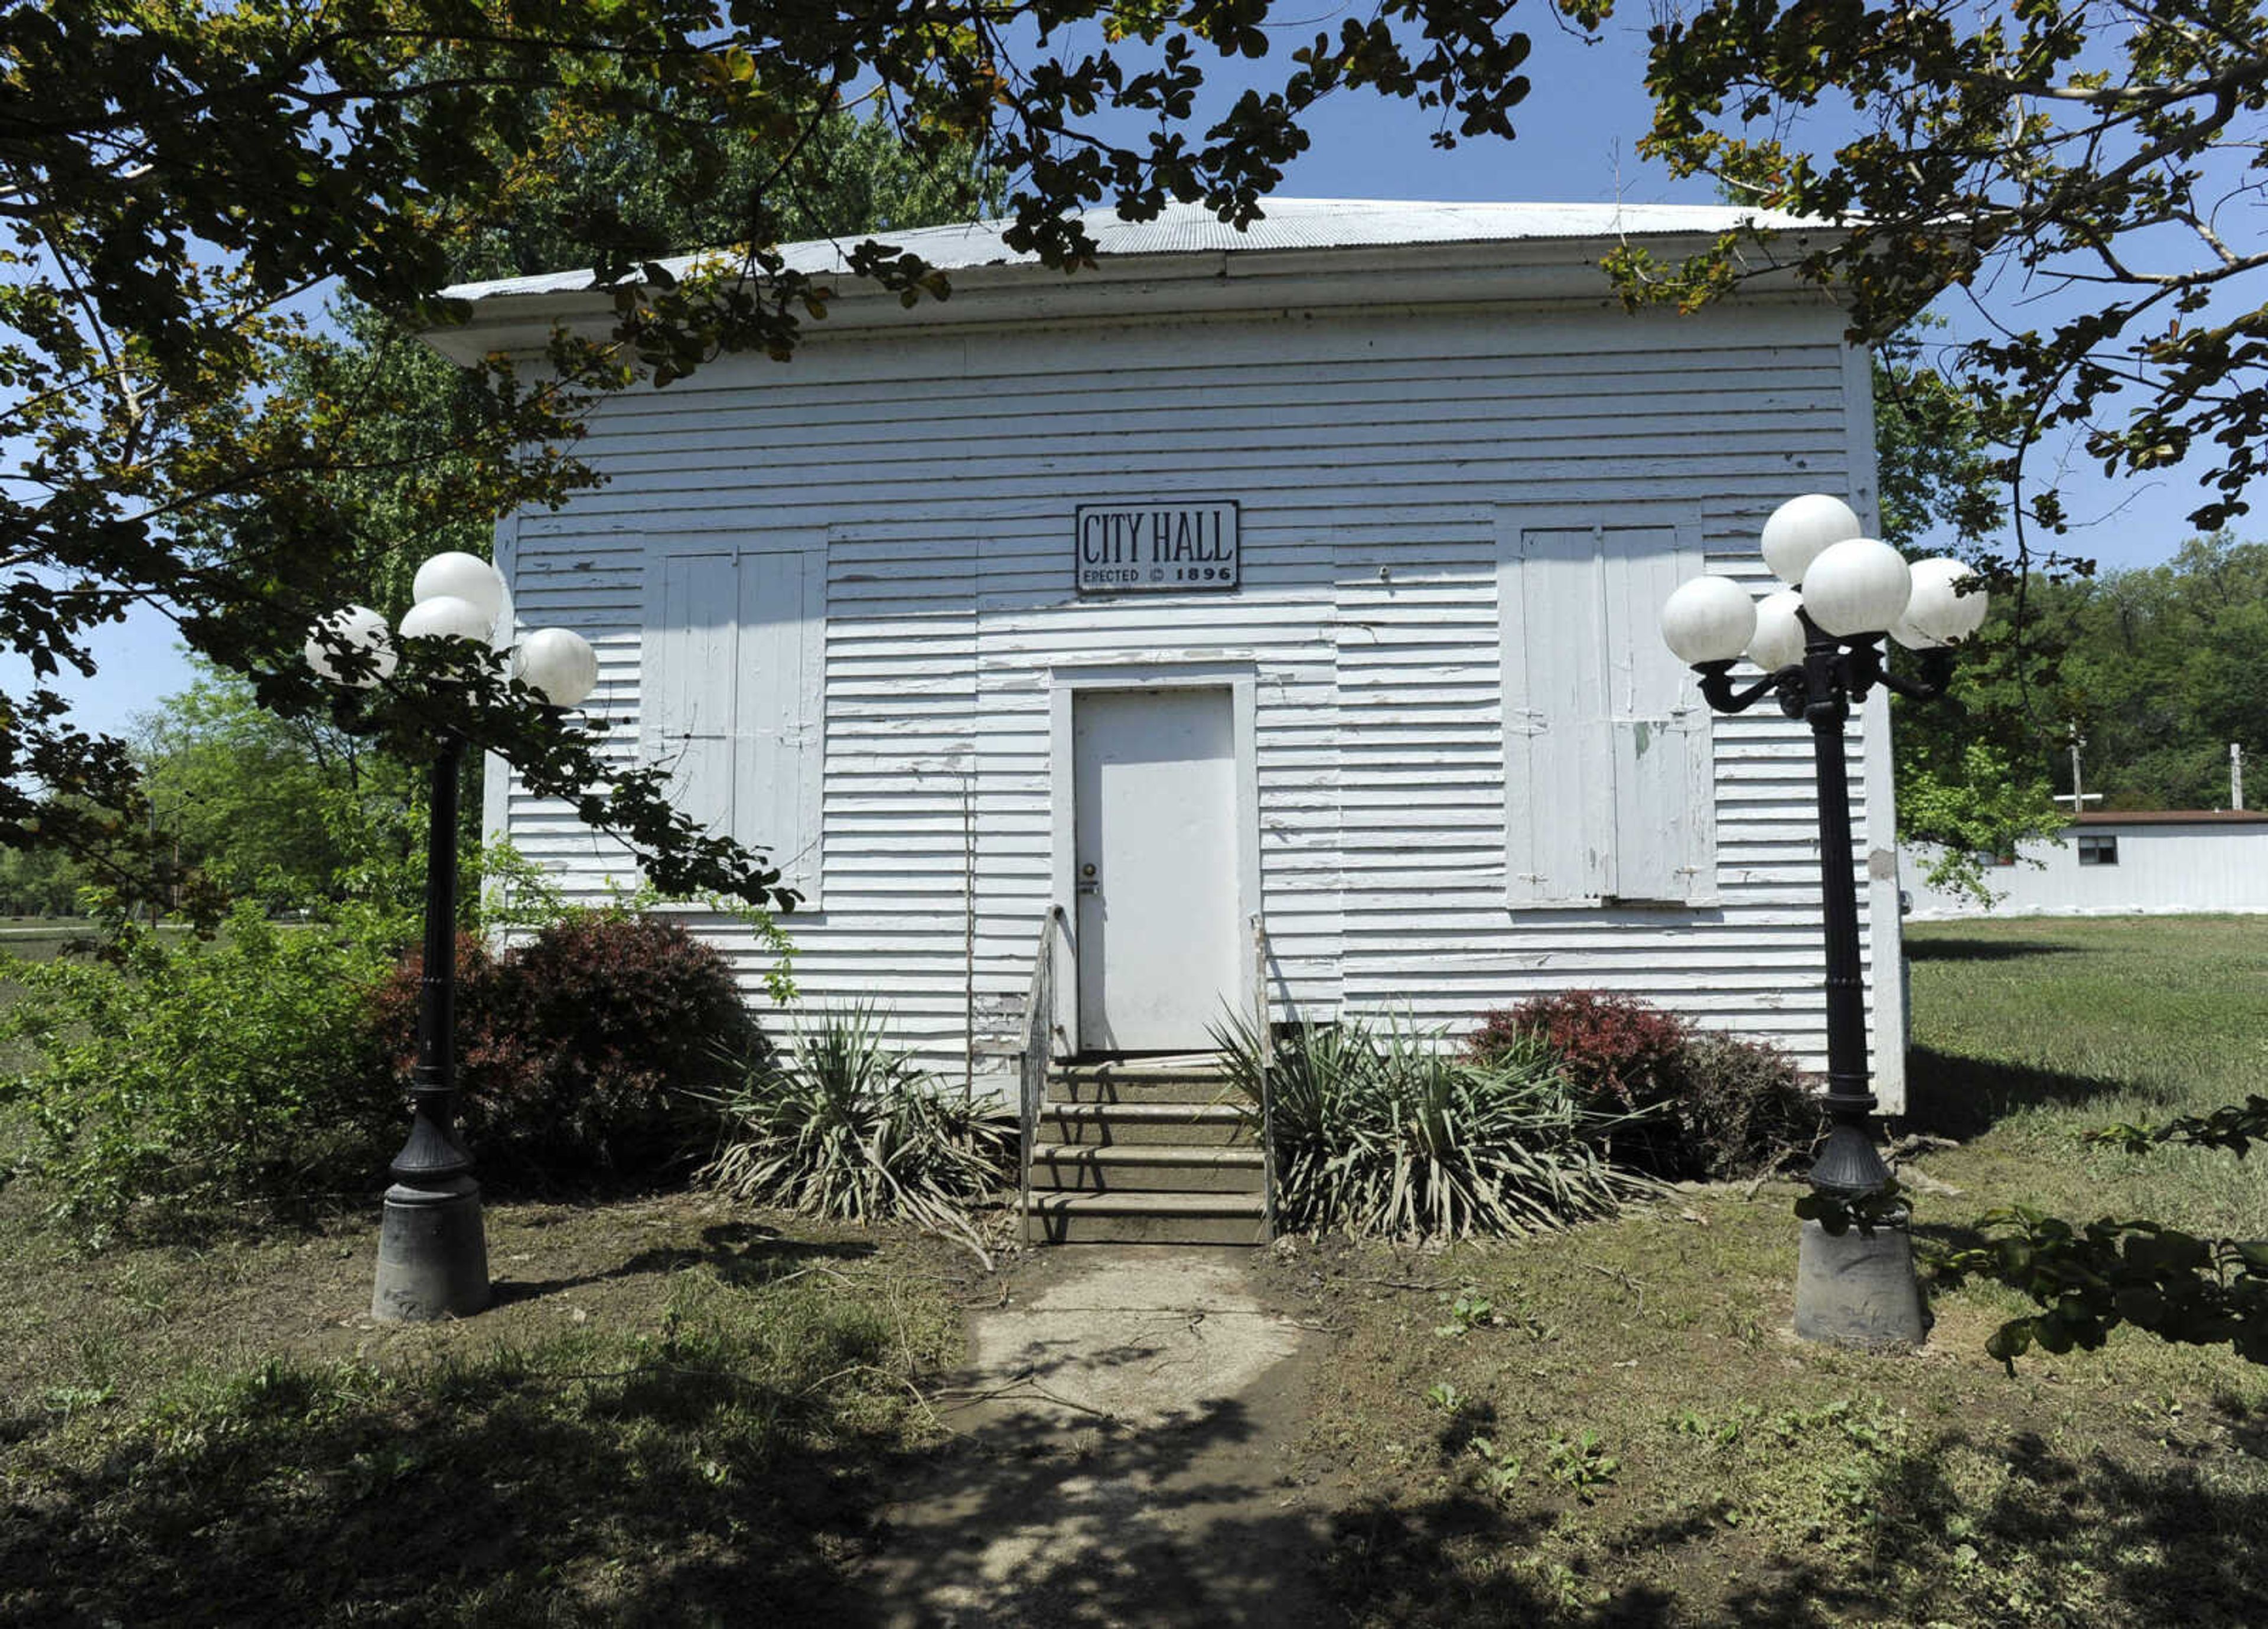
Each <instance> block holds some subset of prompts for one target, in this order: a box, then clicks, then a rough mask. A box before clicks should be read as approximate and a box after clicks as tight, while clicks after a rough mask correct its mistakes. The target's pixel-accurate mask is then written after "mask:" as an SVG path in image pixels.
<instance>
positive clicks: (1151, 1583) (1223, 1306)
mask: <svg viewBox="0 0 2268 1629" xmlns="http://www.w3.org/2000/svg"><path fill="white" fill-rule="evenodd" d="M1249 1260H1250V1254H1249V1252H1247V1251H1233V1250H1203V1249H1187V1248H1172V1247H1152V1248H1136V1247H1123V1248H1122V1247H1107V1246H1087V1247H1080V1248H1072V1249H1056V1250H1050V1251H1044V1252H1041V1253H1039V1254H1037V1255H1035V1256H1034V1257H1030V1258H1028V1259H1027V1261H1025V1262H1024V1263H1022V1264H1020V1265H1019V1266H1018V1267H1017V1268H1015V1269H1014V1270H1013V1271H1012V1272H1010V1274H1009V1275H1008V1281H1007V1285H1006V1297H1005V1301H1004V1303H1003V1304H1002V1305H1001V1306H999V1307H998V1308H987V1309H985V1310H983V1311H981V1312H979V1313H977V1314H976V1315H975V1316H974V1317H973V1318H972V1319H971V1322H970V1328H969V1331H968V1336H969V1338H968V1351H969V1357H970V1365H969V1368H968V1372H967V1373H965V1374H963V1375H957V1376H955V1377H954V1379H953V1380H952V1381H951V1382H949V1384H948V1387H947V1388H946V1392H945V1395H944V1396H943V1397H940V1398H939V1408H940V1412H942V1413H943V1417H944V1419H945V1420H946V1424H947V1425H949V1426H952V1427H953V1428H954V1430H955V1431H957V1432H960V1433H961V1434H962V1435H961V1440H960V1441H959V1443H958V1444H957V1446H956V1448H954V1451H952V1452H950V1453H949V1454H948V1455H947V1456H946V1457H945V1459H944V1460H943V1461H942V1462H941V1463H939V1466H938V1467H937V1468H936V1469H935V1470H934V1471H932V1472H931V1473H930V1474H928V1475H927V1476H925V1477H924V1480H923V1481H922V1483H921V1484H920V1485H917V1486H915V1487H911V1488H909V1489H908V1490H907V1493H906V1494H905V1496H904V1498H903V1499H902V1500H901V1501H900V1502H899V1503H898V1504H897V1505H895V1507H893V1508H892V1510H891V1511H890V1513H889V1516H888V1522H889V1537H888V1538H887V1541H886V1543H885V1544H884V1547H883V1550H882V1552H881V1554H880V1556H879V1557H878V1558H877V1559H876V1561H875V1563H874V1565H873V1568H872V1569H871V1573H870V1576H869V1582H870V1584H871V1586H872V1588H873V1596H874V1600H875V1604H876V1609H877V1610H876V1617H877V1618H878V1620H879V1621H880V1622H882V1623H886V1624H889V1625H909V1626H910V1625H924V1626H929V1625H961V1626H962V1629H973V1626H974V1625H1035V1626H1036V1625H1051V1626H1052V1625H1080V1626H1086V1625H1121V1624H1124V1625H1155V1624H1206V1625H1213V1624H1297V1625H1316V1624H1319V1623H1321V1622H1322V1621H1324V1620H1325V1619H1326V1618H1327V1616H1328V1614H1327V1609H1326V1608H1325V1607H1324V1605H1323V1603H1322V1598H1321V1593H1320V1590H1319V1588H1318V1587H1317V1581H1318V1579H1319V1577H1320V1573H1321V1566H1320V1563H1321V1559H1322V1529H1323V1524H1324V1515H1325V1513H1324V1512H1322V1510H1320V1509H1318V1508H1315V1507H1313V1506H1312V1505H1311V1504H1310V1502H1309V1496H1308V1495H1307V1493H1304V1492H1303V1491H1302V1490H1301V1489H1300V1488H1299V1487H1298V1486H1296V1485H1293V1484H1292V1480H1291V1478H1289V1477H1288V1476H1287V1474H1286V1472H1287V1471H1288V1468H1289V1465H1290V1458H1289V1453H1288V1441H1289V1434H1290V1433H1291V1431H1292V1427H1293V1426H1294V1425H1295V1423H1296V1422H1297V1420H1298V1419H1300V1409H1301V1403H1302V1399H1303V1397H1304V1394H1305V1391H1306V1382H1307V1366H1308V1364H1309V1363H1310V1362H1312V1361H1313V1359H1314V1351H1315V1343H1316V1342H1317V1341H1318V1340H1319V1339H1320V1338H1319V1337H1312V1336H1310V1335H1308V1334H1307V1332H1306V1331H1304V1330H1301V1329H1300V1327H1299V1326H1298V1325H1297V1324H1295V1323H1292V1321H1291V1320H1289V1319H1287V1318H1285V1317H1284V1316H1281V1315H1280V1314H1278V1313H1277V1312H1275V1311H1273V1310H1271V1309H1270V1308H1268V1307H1267V1306H1266V1305H1265V1304H1264V1303H1263V1300H1262V1298H1261V1296H1260V1294H1258V1293H1257V1287H1256V1282H1255V1280H1254V1279H1253V1276H1252V1275H1251V1273H1250V1272H1249V1271H1248V1265H1247V1264H1248V1262H1249Z"/></svg>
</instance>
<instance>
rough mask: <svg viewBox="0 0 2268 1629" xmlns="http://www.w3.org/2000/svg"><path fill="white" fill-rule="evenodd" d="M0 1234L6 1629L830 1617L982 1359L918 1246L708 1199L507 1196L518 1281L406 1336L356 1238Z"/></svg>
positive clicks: (502, 1277) (496, 1231)
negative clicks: (1, 1245)
mask: <svg viewBox="0 0 2268 1629" xmlns="http://www.w3.org/2000/svg"><path fill="white" fill-rule="evenodd" d="M0 1220H4V1221H5V1223H6V1224H7V1227H8V1230H9V1233H10V1234H11V1235H12V1236H11V1242H10V1247H9V1249H8V1257H9V1259H8V1260H7V1261H6V1263H5V1265H6V1267H7V1269H8V1271H7V1273H6V1283H5V1286H4V1290H0V1353H4V1354H5V1355H4V1357H0V1379H4V1381H5V1389H4V1393H0V1395H4V1397H6V1399H7V1402H6V1404H5V1408H4V1411H0V1471H4V1476H5V1487H6V1496H7V1500H8V1504H9V1512H10V1513H9V1516H8V1519H7V1520H6V1521H5V1522H0V1622H8V1623H26V1624H32V1623H38V1624H41V1625H81V1624H84V1625H89V1626H90V1629H92V1625H100V1624H105V1623H129V1624H135V1625H155V1624H177V1623H193V1622H194V1623H227V1624H232V1625H286V1624H288V1625H301V1624H314V1623H334V1622H336V1623H356V1624H399V1625H436V1624H480V1625H522V1624H525V1625H560V1624H568V1625H577V1624H594V1625H595V1624H621V1623H644V1622H651V1623H669V1624H680V1623H685V1624H702V1623H716V1624H733V1623H743V1622H748V1621H751V1619H750V1618H749V1616H748V1614H749V1611H751V1603H753V1602H758V1601H763V1600H783V1599H794V1600H797V1601H799V1602H806V1603H810V1610H811V1611H813V1612H814V1613H816V1614H821V1615H823V1614H824V1613H825V1612H827V1611H828V1603H829V1602H831V1601H833V1600H834V1599H835V1598H836V1596H837V1594H838V1593H839V1592H840V1590H841V1588H842V1587H843V1577H844V1574H845V1572H846V1569H847V1568H848V1567H849V1566H851V1564H852V1563H854V1562H855V1560H856V1559H857V1558H858V1556H859V1555H860V1554H861V1553H862V1552H864V1550H865V1549H866V1548H867V1547H868V1546H869V1545H870V1544H871V1542H872V1534H871V1531H870V1529H871V1523H872V1518H873V1509H874V1508H875V1507H876V1506H877V1505H878V1503H879V1502H880V1499H881V1497H882V1496H883V1493H884V1492H885V1489H886V1486H887V1478H888V1477H889V1474H890V1471H891V1468H892V1467H893V1465H895V1464H898V1463H902V1461H903V1459H904V1457H905V1456H907V1455H909V1454H911V1453H914V1452H917V1451H918V1450H919V1449H920V1448H922V1447H923V1446H924V1444H925V1443H927V1442H929V1441H932V1438H933V1436H934V1435H935V1427H934V1423H933V1421H932V1419H931V1417H930V1416H929V1414H928V1412H927V1409H926V1405H925V1404H924V1403H923V1402H922V1401H921V1399H920V1398H919V1397H918V1396H917V1394H916V1393H915V1392H914V1391H913V1389H911V1387H910V1385H909V1381H910V1380H911V1379H912V1377H914V1376H916V1375H921V1374H924V1373H926V1372H929V1371H931V1370H933V1369H934V1368H936V1367H938V1366H939V1364H940V1363H941V1362H943V1361H944V1360H946V1359H947V1358H949V1357H950V1356H951V1355H953V1353H954V1352H955V1350H956V1349H957V1341H958V1325H957V1316H958V1315H957V1313H956V1312H955V1310H954V1308H953V1306H952V1300H953V1294H954V1292H953V1290H952V1287H951V1285H950V1282H949V1279H948V1277H947V1276H946V1273H945V1272H940V1271H938V1270H937V1269H939V1268H940V1267H946V1266H949V1265H950V1264H948V1263H945V1262H943V1261H942V1259H941V1258H939V1257H936V1256H935V1255H934V1253H933V1252H932V1249H930V1247H928V1246H927V1245H925V1244H924V1243H922V1242H918V1241H912V1240H902V1239H883V1240H880V1241H877V1240H876V1239H875V1238H874V1237H873V1235H864V1234H858V1233H854V1232H851V1231H850V1230H846V1229H830V1228H827V1227H814V1226H811V1225H808V1224H792V1225H790V1224H786V1223H784V1222H783V1223H781V1224H779V1225H777V1226H776V1225H774V1223H773V1222H772V1221H771V1220H768V1219H766V1218H764V1217H762V1215H760V1214H751V1213H747V1212H746V1211H744V1210H741V1209H739V1208H737V1207H727V1206H724V1205H718V1204H716V1203H714V1202H711V1201H705V1200H699V1199H694V1198H675V1199H670V1200H662V1201H652V1202H646V1203H644V1204H637V1205H608V1206H602V1207H591V1208H588V1209H577V1208H572V1207H564V1206H551V1207H544V1206H510V1207H497V1208H496V1209H494V1210H492V1211H491V1213H490V1219H489V1222H490V1225H489V1240H490V1255H491V1261H492V1265H493V1267H494V1270H495V1272H496V1274H497V1279H498V1281H499V1283H500V1285H501V1286H502V1287H503V1289H504V1292H505V1294H507V1295H508V1297H509V1299H507V1300H506V1301H504V1304H502V1305H500V1306H499V1307H497V1308H495V1309H493V1310H491V1311H490V1312H488V1313H485V1314H483V1315H482V1316H481V1317H479V1318H477V1319H474V1320H470V1321H468V1322H465V1323H454V1324H442V1325H435V1326H427V1327H423V1328H415V1329H405V1328H399V1327H394V1328H384V1327H380V1326H377V1325H374V1324H372V1323H371V1322H370V1321H369V1320H368V1318H367V1317H366V1316H363V1315H364V1311H365V1308H366V1304H367V1298H368V1295H369V1283H368V1280H369V1275H370V1249H369V1247H370V1242H371V1241H370V1239H369V1237H368V1231H367V1229H365V1228H360V1227H357V1228H356V1229H353V1230H349V1231H343V1232H340V1233H336V1234H331V1235H305V1236H301V1237H298V1238H290V1237H282V1236H276V1237H270V1238H269V1239H266V1240H262V1241H257V1242H238V1243H236V1244H233V1245H229V1246H225V1247H220V1248H216V1249H209V1250H204V1251H199V1252H190V1251H187V1250H166V1249H136V1250H130V1251H117V1252H112V1253H107V1254H106V1255H104V1256H100V1257H93V1258H90V1259H85V1260H79V1259H74V1258H71V1257H68V1256H67V1255H66V1254H64V1253H63V1250H62V1249H61V1248H60V1247H59V1246H57V1245H55V1244H54V1243H53V1242H52V1238H51V1235H42V1234H40V1233H37V1232H35V1231H31V1230H26V1229H25V1228H23V1227H22V1226H21V1224H22V1220H23V1218H22V1215H21V1211H20V1207H19V1206H17V1205H15V1204H14V1203H13V1202H12V1201H11V1205H10V1206H9V1213H8V1214H7V1215H6V1216H5V1217H4V1219H0Z"/></svg>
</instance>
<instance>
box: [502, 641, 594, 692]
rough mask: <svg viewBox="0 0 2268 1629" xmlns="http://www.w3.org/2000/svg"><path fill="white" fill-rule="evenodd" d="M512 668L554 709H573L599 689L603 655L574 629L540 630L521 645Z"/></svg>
mask: <svg viewBox="0 0 2268 1629" xmlns="http://www.w3.org/2000/svg"><path fill="white" fill-rule="evenodd" d="M512 672H513V673H514V674H516V675H518V677H519V679H520V681H521V682H524V683H526V684H527V685H528V686H529V687H531V688H532V689H534V690H535V691H536V692H537V694H539V695H541V697H543V698H544V700H546V701H548V702H549V703H550V704H552V705H553V706H554V707H572V706H574V705H576V704H578V703H579V702H581V701H582V699H583V698H584V697H586V696H588V695H589V694H590V693H591V692H592V691H593V690H594V689H598V688H599V653H598V652H596V651H594V650H593V649H592V648H591V642H590V641H589V640H588V639H585V638H584V637H583V636H582V635H581V634H579V633H577V632H575V631H574V630H572V629H568V628H539V629H537V630H535V631H534V633H532V634H530V635H528V636H527V638H525V639H523V640H521V641H520V643H519V649H518V650H517V651H515V652H513V653H512Z"/></svg>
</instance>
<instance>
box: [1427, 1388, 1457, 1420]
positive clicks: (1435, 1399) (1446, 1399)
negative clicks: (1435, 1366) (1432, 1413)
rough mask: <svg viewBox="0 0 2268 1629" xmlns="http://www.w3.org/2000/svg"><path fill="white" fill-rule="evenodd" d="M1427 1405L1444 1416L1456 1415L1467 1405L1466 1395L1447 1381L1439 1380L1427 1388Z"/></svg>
mask: <svg viewBox="0 0 2268 1629" xmlns="http://www.w3.org/2000/svg"><path fill="white" fill-rule="evenodd" d="M1425 1402H1426V1405H1427V1406H1428V1407H1431V1408H1437V1409H1440V1411H1441V1412H1443V1413H1444V1414H1454V1413H1455V1412H1457V1411H1458V1410H1459V1409H1461V1408H1462V1407H1463V1406H1464V1405H1465V1399H1464V1394H1463V1393H1462V1392H1460V1391H1459V1390H1458V1389H1456V1388H1455V1387H1454V1386H1453V1385H1451V1384H1450V1383H1449V1382H1447V1381H1446V1380H1437V1381H1435V1382H1433V1383H1432V1385H1430V1386H1428V1387H1426V1388H1425Z"/></svg>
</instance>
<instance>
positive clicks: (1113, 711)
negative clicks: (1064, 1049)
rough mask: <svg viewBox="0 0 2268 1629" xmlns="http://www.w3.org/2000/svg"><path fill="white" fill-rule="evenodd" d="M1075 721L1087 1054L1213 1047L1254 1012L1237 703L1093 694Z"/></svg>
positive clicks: (1077, 708)
mask: <svg viewBox="0 0 2268 1629" xmlns="http://www.w3.org/2000/svg"><path fill="white" fill-rule="evenodd" d="M1071 716H1072V726H1071V736H1072V757H1073V760H1074V773H1073V780H1072V798H1073V801H1074V807H1075V808H1076V822H1077V829H1076V842H1075V844H1074V850H1073V856H1072V873H1073V876H1074V878H1075V881H1076V885H1077V889H1078V899H1079V1046H1080V1047H1081V1049H1082V1050H1086V1051H1101V1052H1140V1051H1190V1050H1204V1049H1208V1048H1210V1047H1211V1033H1210V1030H1211V1025H1213V1024H1215V1023H1217V1022H1219V1021H1220V1019H1221V1018H1222V1017H1223V1015H1224V1013H1225V1011H1226V1009H1228V1008H1230V1007H1234V1008H1236V1009H1237V1010H1240V1011H1241V1008H1242V1006H1243V1003H1242V1002H1241V1000H1239V999H1237V995H1236V991H1237V988H1238V985H1237V978H1236V969H1237V965H1238V963H1237V946H1238V943H1239V942H1240V941H1239V938H1238V934H1237V920H1236V902H1237V876H1236V864H1237V861H1236V856H1237V849H1238V844H1237V833H1236V747H1235V740H1234V733H1233V726H1232V724H1231V711H1230V707H1229V692H1228V691H1227V690H1226V689H1161V690H1108V691H1088V692H1084V693H1082V694H1080V695H1079V696H1077V697H1073V698H1072V704H1071Z"/></svg>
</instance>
